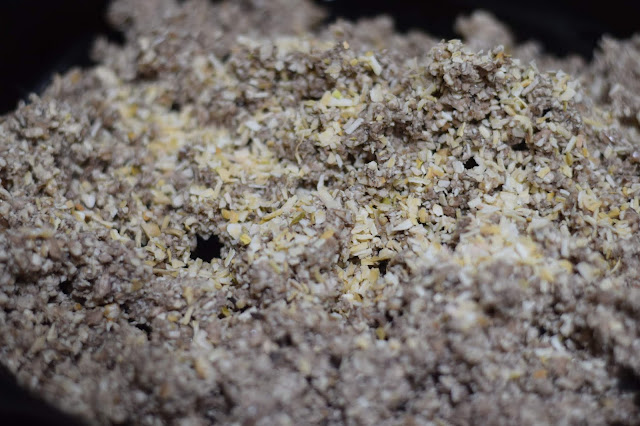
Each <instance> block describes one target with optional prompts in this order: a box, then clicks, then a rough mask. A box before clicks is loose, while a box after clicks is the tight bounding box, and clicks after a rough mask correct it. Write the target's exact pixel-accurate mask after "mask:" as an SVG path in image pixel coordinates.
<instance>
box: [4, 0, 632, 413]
mask: <svg viewBox="0 0 640 426" xmlns="http://www.w3.org/2000/svg"><path fill="white" fill-rule="evenodd" d="M292 3H295V2H294V1H292ZM319 3H323V4H324V5H325V6H326V7H328V8H329V9H330V11H331V16H330V18H329V19H333V18H335V17H336V16H343V17H346V18H350V19H356V18H358V17H363V16H373V15H376V14H380V13H387V14H390V15H392V16H394V18H395V20H396V24H397V27H398V28H399V29H400V30H407V29H409V28H421V29H424V30H426V31H427V32H429V33H431V34H434V35H436V36H438V37H441V38H453V37H455V36H456V35H455V34H454V32H453V30H452V26H453V20H454V18H455V17H456V16H457V15H459V14H466V13H469V12H470V11H472V10H474V9H477V8H482V9H485V10H489V11H491V12H492V13H493V14H494V15H496V16H497V17H498V18H500V19H501V20H503V21H504V22H507V23H508V24H509V25H510V26H511V28H512V29H513V30H514V31H515V33H516V36H517V38H518V39H519V40H521V41H522V40H528V39H536V40H540V41H541V42H542V43H543V45H544V47H545V49H546V50H547V51H549V52H552V53H555V54H556V55H566V54H567V53H572V52H573V53H578V54H580V55H582V56H584V57H586V58H589V57H590V55H591V52H592V51H593V49H594V47H595V46H596V44H597V41H598V40H599V39H600V37H601V36H602V34H611V35H614V36H616V37H618V38H625V37H629V36H630V35H631V34H632V33H633V32H637V31H640V24H639V21H638V19H639V18H640V1H638V0H635V1H634V0H607V1H600V2H588V1H580V0H556V1H547V0H530V1H508V0H485V1H472V0H439V1H428V0H423V1H419V0H417V1H405V0H334V1H319ZM106 4H107V1H105V0H0V114H3V113H6V112H9V111H11V110H12V109H13V108H15V106H16V104H17V102H18V101H19V100H20V99H24V98H26V96H27V95H28V94H29V93H30V92H34V91H35V92H38V91H40V90H42V89H43V88H44V87H45V86H46V85H47V84H48V82H49V81H50V78H51V75H52V74H53V73H56V72H57V73H61V72H64V71H66V70H68V69H69V68H71V67H72V66H77V65H79V66H89V65H91V61H90V59H89V48H90V46H91V43H92V42H93V40H94V38H95V36H96V35H98V34H103V35H106V36H108V37H109V38H110V39H111V40H114V41H116V42H122V35H121V34H119V33H117V32H115V31H113V30H112V29H110V28H109V26H108V25H107V23H106V22H105V20H104V11H105V8H106ZM0 143H2V141H0ZM0 423H2V424H3V425H12V424H40V425H57V424H60V425H62V424H65V425H73V424H76V423H74V422H72V421H71V420H70V419H67V418H65V417H63V416H62V415H61V414H59V413H57V412H56V411H55V410H53V409H52V408H50V407H48V406H46V405H44V404H43V403H41V402H39V401H37V400H35V399H32V398H31V397H30V396H29V395H28V394H27V393H26V392H24V391H22V390H20V389H19V388H18V387H17V386H16V385H15V381H14V380H13V379H12V377H11V375H10V374H8V373H7V371H6V370H5V369H3V368H0Z"/></svg>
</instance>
